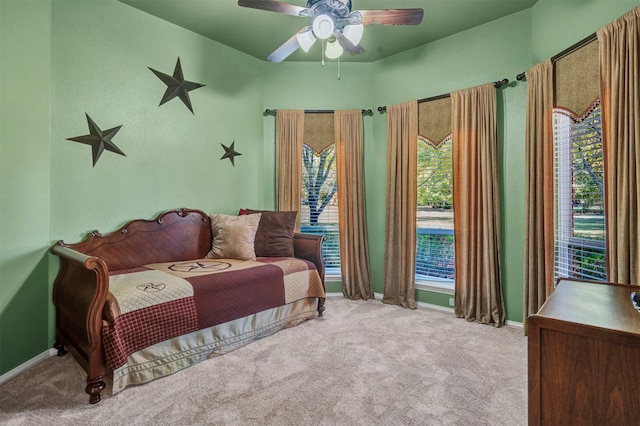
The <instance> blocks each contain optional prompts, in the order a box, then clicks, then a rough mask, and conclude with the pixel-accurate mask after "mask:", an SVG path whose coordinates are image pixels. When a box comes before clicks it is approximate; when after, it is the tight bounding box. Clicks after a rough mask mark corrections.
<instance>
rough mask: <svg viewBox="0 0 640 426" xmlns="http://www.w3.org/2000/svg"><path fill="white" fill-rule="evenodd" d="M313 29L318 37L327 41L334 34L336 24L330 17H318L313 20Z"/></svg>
mask: <svg viewBox="0 0 640 426" xmlns="http://www.w3.org/2000/svg"><path fill="white" fill-rule="evenodd" d="M312 28H313V33H314V34H315V35H316V37H318V38H319V39H322V40H326V39H328V38H329V37H331V35H332V34H333V30H335V28H336V23H335V22H333V19H332V18H331V17H330V16H329V15H318V16H316V17H315V18H314V20H313V24H312Z"/></svg>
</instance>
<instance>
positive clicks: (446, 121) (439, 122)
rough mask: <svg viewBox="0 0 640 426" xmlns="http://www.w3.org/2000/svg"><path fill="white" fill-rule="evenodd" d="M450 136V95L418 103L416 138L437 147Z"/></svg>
mask: <svg viewBox="0 0 640 426" xmlns="http://www.w3.org/2000/svg"><path fill="white" fill-rule="evenodd" d="M450 137H451V97H450V96H447V97H445V98H442V99H435V100H432V101H429V102H421V103H419V104H418V139H420V140H422V141H424V142H426V143H428V144H429V145H431V146H432V147H434V148H439V147H440V145H442V144H443V143H444V142H445V141H446V140H447V139H449V138H450Z"/></svg>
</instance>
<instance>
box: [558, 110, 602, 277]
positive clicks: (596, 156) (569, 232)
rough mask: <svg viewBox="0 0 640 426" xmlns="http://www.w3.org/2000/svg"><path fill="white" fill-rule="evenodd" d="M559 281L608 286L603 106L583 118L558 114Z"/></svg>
mask: <svg viewBox="0 0 640 426" xmlns="http://www.w3.org/2000/svg"><path fill="white" fill-rule="evenodd" d="M553 123H554V151H555V166H554V169H555V192H556V194H555V196H556V212H555V214H556V221H555V222H556V226H555V227H556V230H555V277H556V278H558V277H573V278H578V279H587V280H606V278H607V270H606V257H605V254H606V253H605V215H604V186H603V182H604V163H603V158H602V124H601V117H600V103H599V100H596V102H595V103H594V104H593V106H592V107H591V108H590V109H589V111H588V112H587V113H585V114H584V116H583V117H580V118H575V117H573V115H572V114H570V113H567V111H566V110H565V109H562V108H555V109H554V112H553Z"/></svg>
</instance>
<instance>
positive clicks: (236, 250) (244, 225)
mask: <svg viewBox="0 0 640 426" xmlns="http://www.w3.org/2000/svg"><path fill="white" fill-rule="evenodd" d="M260 216H261V215H260V214H251V215H246V216H231V215H227V214H212V215H211V231H212V234H213V242H212V243H211V250H210V251H209V254H207V257H208V258H210V259H240V260H255V258H256V252H255V250H254V247H253V243H254V240H255V237H256V231H257V230H258V225H259V224H260Z"/></svg>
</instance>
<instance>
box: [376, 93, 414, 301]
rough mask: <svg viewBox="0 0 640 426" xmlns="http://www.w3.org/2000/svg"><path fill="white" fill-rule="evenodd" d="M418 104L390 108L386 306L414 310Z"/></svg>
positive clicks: (388, 110)
mask: <svg viewBox="0 0 640 426" xmlns="http://www.w3.org/2000/svg"><path fill="white" fill-rule="evenodd" d="M417 156H418V102H417V101H411V102H405V103H402V104H398V105H392V106H388V107H387V218H386V225H385V257H384V297H383V299H382V301H383V302H384V303H389V304H394V305H400V306H403V307H405V308H410V309H415V308H416V301H415V294H414V293H415V267H416V263H415V262H416V261H415V258H416V205H417V197H418V195H417V192H418V190H417V167H418V159H417Z"/></svg>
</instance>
